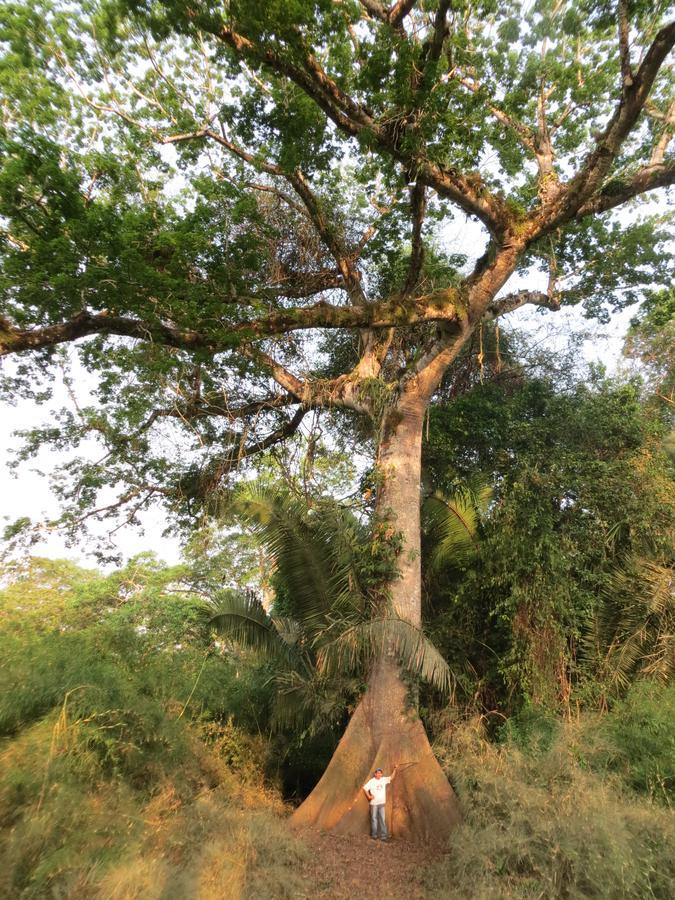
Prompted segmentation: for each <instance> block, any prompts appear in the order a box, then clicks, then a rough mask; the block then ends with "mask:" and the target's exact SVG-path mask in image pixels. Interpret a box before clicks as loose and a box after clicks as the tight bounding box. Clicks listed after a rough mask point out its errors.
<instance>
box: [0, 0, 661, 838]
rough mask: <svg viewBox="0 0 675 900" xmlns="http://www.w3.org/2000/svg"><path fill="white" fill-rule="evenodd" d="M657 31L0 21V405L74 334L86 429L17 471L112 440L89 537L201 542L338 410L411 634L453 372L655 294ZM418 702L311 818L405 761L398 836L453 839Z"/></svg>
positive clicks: (607, 16) (173, 6)
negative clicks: (432, 413) (457, 363)
mask: <svg viewBox="0 0 675 900" xmlns="http://www.w3.org/2000/svg"><path fill="white" fill-rule="evenodd" d="M667 10H668V4H667V3H665V2H658V3H653V2H649V3H647V2H640V0H635V2H631V0H619V2H617V3H615V4H614V3H607V2H593V0H584V2H564V0H539V2H533V3H531V4H528V5H527V6H525V7H523V5H522V4H521V3H518V2H508V0H503V2H499V3H497V2H493V0H484V2H451V0H437V2H417V3H416V2H414V0H400V2H395V3H393V4H392V5H391V6H386V5H385V4H383V3H380V2H379V0H367V2H366V0H361V2H351V0H316V2H309V0H283V2H270V3H264V4H262V3H261V4H258V3H250V2H244V0H242V2H238V0H231V2H228V3H225V4H217V5H216V4H210V3H208V2H190V3H186V2H183V0H166V2H155V3H149V2H140V0H118V2H114V0H111V2H105V0H103V2H101V3H82V4H80V5H79V6H77V5H72V4H63V3H60V2H50V0H35V2H29V3H21V4H13V3H9V4H5V6H4V7H3V9H2V13H1V16H2V20H1V24H0V29H1V30H0V47H1V49H2V58H1V61H0V91H1V92H2V123H1V125H0V164H1V169H0V217H1V218H0V241H1V247H2V269H1V271H0V279H1V284H2V308H1V309H0V354H2V355H6V356H9V355H17V354H18V355H19V356H18V362H17V365H16V366H15V367H14V368H12V369H10V371H9V373H8V377H7V379H6V381H5V383H4V387H5V390H6V391H8V392H9V393H10V395H11V396H12V397H16V396H22V395H23V396H28V397H36V396H38V395H39V393H40V390H41V384H40V378H39V376H40V375H41V374H42V373H43V372H44V371H45V370H48V369H49V368H51V367H52V366H54V365H56V366H61V367H62V368H63V369H65V368H66V366H67V359H70V361H71V364H72V360H73V359H74V357H73V356H72V355H71V356H70V357H67V356H66V355H65V354H64V353H63V352H62V350H60V349H59V348H61V347H62V346H63V345H65V344H68V343H72V342H75V341H78V339H80V338H89V339H88V340H86V341H81V342H79V343H78V344H77V352H78V360H79V361H78V362H77V366H78V367H83V368H84V369H85V370H87V371H90V372H93V373H95V387H94V388H93V402H92V405H91V406H88V407H85V408H82V407H80V408H78V409H77V410H76V412H75V413H72V412H68V413H64V414H63V416H62V417H61V419H60V420H59V421H56V422H52V423H50V426H49V427H48V428H46V429H42V430H37V431H35V432H34V433H32V434H30V435H29V436H28V437H29V440H28V444H27V449H26V453H28V454H30V453H32V452H33V451H34V449H35V448H36V447H37V446H39V445H40V444H41V443H43V442H45V441H51V442H52V443H53V444H55V445H56V446H57V447H61V448H64V447H73V446H77V445H78V444H79V443H80V442H81V441H82V440H83V439H84V438H86V437H88V436H92V435H93V436H95V437H96V438H97V440H99V441H101V442H102V444H103V445H104V448H105V451H104V455H103V457H102V458H100V459H99V460H98V461H97V462H95V463H91V462H89V463H86V464H85V463H83V462H82V461H81V460H77V459H76V458H75V457H73V458H72V461H71V463H69V465H68V466H67V467H66V469H65V472H64V473H63V476H62V478H61V481H60V482H59V485H58V487H59V490H60V492H61V494H62V497H63V499H64V500H66V501H68V502H69V503H70V511H69V513H68V517H69V522H70V525H71V526H72V528H73V529H75V530H77V529H78V528H79V527H80V525H81V524H82V521H83V516H85V515H87V511H90V510H91V509H92V508H94V507H96V503H97V500H98V498H99V497H100V496H101V493H102V491H103V490H104V489H106V488H107V489H109V488H111V487H112V488H113V489H114V490H115V492H116V495H115V497H114V499H112V500H110V497H109V495H105V496H106V499H105V501H104V502H103V506H102V509H101V511H100V514H101V515H104V516H105V515H107V514H116V513H117V512H118V511H119V510H120V509H122V508H125V509H127V510H128V511H127V512H126V513H125V515H126V516H127V518H128V519H129V520H133V519H134V517H135V516H136V515H137V514H138V512H139V511H140V510H141V509H143V508H144V507H145V506H146V505H147V504H148V503H150V502H152V501H153V500H154V499H156V498H162V499H163V500H164V502H165V503H166V504H167V505H168V506H169V507H170V509H172V510H173V511H174V512H175V513H176V514H178V516H179V517H180V516H182V517H185V520H186V521H190V520H191V519H192V518H193V517H194V515H195V514H197V513H199V512H200V511H202V510H203V509H205V508H206V509H208V508H209V507H212V505H213V501H214V499H215V498H217V496H218V494H219V492H220V491H221V489H222V488H223V486H224V485H226V484H227V483H228V479H229V478H230V476H231V474H232V473H233V472H234V471H236V470H237V469H238V468H239V467H240V466H241V465H242V462H243V461H244V460H245V459H246V458H248V457H250V456H252V455H254V454H256V453H257V452H259V451H260V450H262V449H265V448H268V447H270V446H272V445H273V444H275V443H276V442H278V441H281V440H283V439H285V438H287V437H288V436H289V435H291V434H293V432H294V431H296V430H297V429H298V428H299V426H300V423H301V421H302V420H303V418H304V417H305V416H306V414H307V413H308V411H310V410H325V411H327V412H328V413H330V414H333V412H334V411H341V410H345V411H347V412H348V413H349V414H350V415H352V416H353V415H354V414H356V415H357V416H360V417H362V418H364V419H365V420H366V421H367V422H368V423H369V426H368V427H369V429H370V435H371V436H372V439H373V445H374V448H375V463H376V469H375V476H374V479H373V480H374V487H375V488H376V490H375V496H376V501H375V521H376V526H375V527H376V531H377V535H378V536H379V539H380V540H382V539H384V540H389V541H390V542H391V546H392V552H395V553H397V554H398V570H399V577H398V578H397V579H396V580H395V581H393V582H392V583H391V585H390V587H389V591H388V595H389V598H390V599H391V602H392V605H393V609H394V611H395V613H396V615H398V616H399V617H401V618H402V619H406V620H407V621H408V622H410V623H412V624H413V625H414V626H418V625H419V624H420V618H421V617H420V566H419V541H420V538H419V524H420V523H419V488H420V448H421V443H422V422H423V419H424V415H425V410H426V408H427V407H428V404H429V402H430V401H431V399H432V397H433V396H434V394H435V392H436V391H437V389H438V387H439V385H440V384H441V382H442V379H443V377H444V375H445V373H446V372H447V370H448V367H449V366H450V364H451V363H452V362H453V361H454V360H455V359H456V358H457V357H458V355H459V354H460V353H461V352H462V350H463V348H465V347H466V345H467V343H468V341H469V339H470V338H471V336H472V334H473V333H474V332H475V331H476V330H480V329H481V328H483V327H484V326H485V323H487V322H489V321H491V320H494V319H496V318H498V317H500V316H502V315H505V314H508V313H509V312H512V311H513V310H514V309H516V308H518V307H520V306H523V305H524V304H528V303H529V304H535V305H537V306H539V307H542V308H549V309H552V310H555V309H558V308H559V307H560V306H561V305H563V304H576V303H581V302H582V303H584V304H585V306H586V309H587V312H588V314H589V315H594V316H600V317H606V316H607V315H608V312H609V311H610V310H611V309H618V308H622V307H623V306H625V305H626V304H629V303H632V302H635V301H636V300H637V299H639V297H640V294H641V291H642V289H644V288H646V287H650V286H652V287H653V286H654V285H656V286H658V285H659V284H663V283H667V279H668V277H669V271H670V269H669V261H668V258H667V256H666V244H665V241H666V237H667V232H665V231H664V230H663V221H664V215H663V213H662V212H661V211H660V210H657V212H656V213H654V204H650V206H649V211H650V216H647V215H646V213H645V211H644V208H643V212H642V214H641V212H640V207H639V206H638V205H636V203H637V201H638V200H639V199H640V198H644V197H647V196H651V197H659V198H663V192H659V193H654V192H655V191H657V189H662V188H665V187H667V186H669V185H671V184H672V183H673V181H674V180H675V165H674V164H673V161H672V156H669V153H668V150H669V142H670V139H671V136H672V131H673V122H674V109H675V107H674V106H673V90H672V86H673V76H672V70H671V69H669V68H668V66H667V64H666V61H667V57H668V54H669V52H670V50H671V48H672V45H673V43H674V42H675V22H668V21H667V18H666V16H667ZM628 207H630V209H631V213H630V214H626V213H624V212H623V210H624V209H625V208H628ZM463 232H467V234H468V237H467V235H463ZM462 238H464V239H462ZM524 278H525V279H526V280H525V281H524V280H523V279H524ZM80 371H81V368H77V369H76V375H75V377H79V372H80ZM71 377H72V376H71ZM397 535H398V539H395V537H396V536H397ZM408 705H409V699H408V697H407V689H406V687H405V685H404V684H403V682H402V681H401V678H400V676H399V670H398V665H397V663H396V661H395V653H393V652H392V653H390V654H389V655H388V656H386V658H385V659H383V660H382V661H381V663H380V664H378V666H377V667H376V669H375V671H374V674H373V676H372V678H371V682H370V688H369V691H368V692H367V693H366V695H365V696H364V699H363V701H362V704H361V706H359V708H358V709H357V711H356V713H355V715H354V718H353V720H352V723H351V725H350V729H349V730H348V731H347V733H346V735H345V738H344V739H343V743H342V744H341V745H340V748H338V751H337V753H336V756H335V757H334V760H333V763H332V764H331V767H329V770H328V771H327V773H326V776H325V778H324V780H322V782H321V783H320V785H319V786H318V788H317V790H316V791H315V792H314V794H313V795H312V797H313V799H312V798H310V800H309V801H308V803H306V804H305V806H304V807H303V810H304V812H302V811H301V815H300V817H299V818H300V819H303V816H304V820H305V821H313V822H317V823H319V824H322V825H325V826H329V827H339V828H342V829H346V830H349V829H351V828H353V827H357V826H356V825H355V824H354V823H355V822H357V821H360V820H359V819H358V816H359V815H360V812H359V810H358V808H357V807H354V805H353V804H352V797H351V796H350V791H352V789H353V788H354V787H355V786H358V784H359V782H360V781H361V780H362V778H363V775H364V773H365V772H367V771H368V769H369V768H370V767H371V766H372V762H373V760H374V759H375V758H377V759H381V760H382V761H386V760H389V761H395V760H396V759H397V758H399V757H401V756H405V757H406V759H407V758H410V760H412V761H415V765H416V767H411V768H410V769H409V770H408V772H407V774H406V776H405V778H404V779H403V784H402V786H401V787H400V789H399V790H398V797H399V803H400V810H401V825H400V828H401V831H403V832H405V831H406V830H407V831H408V832H409V833H411V834H413V833H421V832H424V831H430V832H432V833H435V834H437V835H440V834H442V833H444V829H445V828H446V827H447V825H448V824H449V823H450V822H451V821H452V820H453V819H454V818H455V811H454V801H453V799H452V792H451V791H450V788H449V786H448V785H447V782H445V780H444V778H443V776H442V773H441V772H440V769H439V768H438V766H437V764H436V763H435V760H434V759H433V755H432V754H431V751H430V749H429V747H428V743H426V738H425V737H424V733H423V730H422V728H421V725H420V723H419V720H418V719H416V717H414V716H410V715H409V714H407V713H406V712H405V711H404V710H405V708H407V707H408ZM350 804H351V805H350ZM352 813H354V815H352ZM355 817H356V818H355Z"/></svg>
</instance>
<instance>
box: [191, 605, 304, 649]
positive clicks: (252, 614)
mask: <svg viewBox="0 0 675 900" xmlns="http://www.w3.org/2000/svg"><path fill="white" fill-rule="evenodd" d="M206 608H207V614H208V616H209V622H210V624H211V625H212V626H213V627H214V628H215V629H216V630H217V631H219V632H220V633H221V634H223V635H225V636H226V637H228V638H229V639H230V640H231V641H232V642H233V643H235V644H239V645H240V646H242V647H246V648H247V649H250V650H257V651H259V652H261V653H264V654H266V655H269V656H276V655H278V654H283V652H284V651H285V648H286V647H287V646H288V645H287V642H286V640H285V638H284V636H283V635H284V628H283V623H281V622H280V623H279V625H280V627H277V623H275V620H274V619H273V618H272V617H271V616H270V615H268V614H267V612H266V611H265V609H264V608H263V605H262V603H261V602H260V600H258V598H257V597H255V596H247V595H244V594H238V593H234V592H232V591H228V592H227V593H222V594H219V595H217V596H216V597H214V598H213V600H210V601H207V606H206Z"/></svg>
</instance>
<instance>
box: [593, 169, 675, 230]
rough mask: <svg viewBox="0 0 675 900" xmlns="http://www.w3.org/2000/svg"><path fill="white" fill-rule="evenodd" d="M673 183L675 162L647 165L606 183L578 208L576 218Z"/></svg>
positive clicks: (605, 210) (598, 211)
mask: <svg viewBox="0 0 675 900" xmlns="http://www.w3.org/2000/svg"><path fill="white" fill-rule="evenodd" d="M673 184H675V162H668V163H661V164H660V165H654V166H651V165H650V166H645V168H644V169H641V170H640V171H639V172H638V173H637V174H636V175H634V176H633V177H632V178H629V179H626V180H616V181H610V182H609V183H608V184H606V185H605V187H604V188H603V189H602V190H601V191H600V192H599V193H598V194H596V195H595V197H591V199H590V200H588V202H586V203H584V204H583V206H581V207H580V208H579V209H578V210H577V213H576V218H577V219H582V218H584V217H585V216H590V215H595V214H596V213H602V212H607V211H608V210H610V209H614V208H615V207H617V206H621V205H622V204H623V203H626V201H628V200H632V199H633V197H638V196H639V195H640V194H645V193H647V192H648V191H653V190H655V189H656V188H662V187H669V186H671V185H673Z"/></svg>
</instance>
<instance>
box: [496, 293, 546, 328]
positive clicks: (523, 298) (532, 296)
mask: <svg viewBox="0 0 675 900" xmlns="http://www.w3.org/2000/svg"><path fill="white" fill-rule="evenodd" d="M528 303H530V304H532V305H533V306H543V307H544V308H545V309H550V310H554V311H557V310H559V309H560V300H559V298H558V297H555V296H551V295H550V294H545V293H543V291H516V293H514V294H507V295H506V296H505V297H500V298H499V299H498V300H495V301H494V302H493V303H490V305H489V306H488V307H487V309H486V310H485V313H484V315H483V321H485V322H489V321H491V320H493V319H497V318H498V317H499V316H504V315H506V314H507V313H510V312H513V311H514V309H520V307H521V306H525V305H526V304H528Z"/></svg>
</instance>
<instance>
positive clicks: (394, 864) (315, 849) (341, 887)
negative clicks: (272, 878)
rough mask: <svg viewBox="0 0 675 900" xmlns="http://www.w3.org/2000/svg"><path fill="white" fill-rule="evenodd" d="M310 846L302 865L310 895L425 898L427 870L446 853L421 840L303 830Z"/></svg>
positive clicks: (342, 899)
mask: <svg viewBox="0 0 675 900" xmlns="http://www.w3.org/2000/svg"><path fill="white" fill-rule="evenodd" d="M299 837H300V838H301V839H302V840H303V841H304V843H305V844H306V845H307V847H308V848H309V850H310V854H311V856H310V859H309V860H308V862H307V863H305V865H304V866H303V870H302V875H303V880H304V881H305V883H306V886H307V894H306V897H307V898H309V897H312V898H314V897H330V898H331V900H347V898H349V900H371V898H378V900H381V898H383V897H386V898H388V900H423V898H426V897H428V895H427V894H426V893H425V891H424V890H423V888H422V878H423V876H424V872H425V870H426V868H427V866H429V865H430V864H431V863H433V862H437V861H438V860H439V858H440V857H441V856H442V855H443V854H442V853H439V852H438V851H432V850H430V849H429V848H428V847H425V846H423V845H420V844H413V843H411V842H409V841H403V840H396V839H395V838H394V839H392V840H390V841H388V842H386V843H385V842H383V841H374V840H372V839H371V838H369V837H367V836H362V835H355V836H353V835H336V834H331V833H326V832H319V831H311V830H303V831H302V832H300V833H299Z"/></svg>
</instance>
